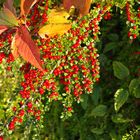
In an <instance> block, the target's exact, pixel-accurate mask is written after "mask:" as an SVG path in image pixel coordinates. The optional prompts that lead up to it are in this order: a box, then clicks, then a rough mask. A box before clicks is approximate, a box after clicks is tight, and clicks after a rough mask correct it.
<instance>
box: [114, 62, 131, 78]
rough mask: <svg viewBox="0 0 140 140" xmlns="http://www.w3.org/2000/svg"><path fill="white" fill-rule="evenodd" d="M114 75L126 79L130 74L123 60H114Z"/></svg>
mask: <svg viewBox="0 0 140 140" xmlns="http://www.w3.org/2000/svg"><path fill="white" fill-rule="evenodd" d="M113 70H114V76H116V77H117V78H118V79H124V78H126V77H127V76H128V75H129V69H128V68H127V67H126V66H125V65H124V64H122V63H121V62H118V61H114V62H113Z"/></svg>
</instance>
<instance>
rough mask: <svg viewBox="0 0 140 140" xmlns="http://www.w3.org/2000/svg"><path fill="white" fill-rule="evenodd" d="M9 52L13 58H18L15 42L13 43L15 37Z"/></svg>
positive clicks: (13, 40)
mask: <svg viewBox="0 0 140 140" xmlns="http://www.w3.org/2000/svg"><path fill="white" fill-rule="evenodd" d="M11 52H12V54H13V56H14V58H15V59H16V58H18V57H19V53H18V48H17V46H16V42H15V36H14V38H13V39H12V43H11Z"/></svg>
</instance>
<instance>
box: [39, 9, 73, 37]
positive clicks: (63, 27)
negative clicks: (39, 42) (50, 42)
mask: <svg viewBox="0 0 140 140" xmlns="http://www.w3.org/2000/svg"><path fill="white" fill-rule="evenodd" d="M68 16H69V14H68V13H67V12H66V11H65V10H64V9H63V8H62V7H60V8H59V9H52V10H51V12H50V14H49V16H48V24H47V25H45V26H43V27H42V28H41V29H40V30H39V32H38V33H39V35H40V36H41V37H42V38H45V35H48V36H50V37H53V36H54V35H56V34H59V35H63V34H64V33H66V32H67V31H68V30H69V29H70V28H71V23H70V21H69V20H67V18H68Z"/></svg>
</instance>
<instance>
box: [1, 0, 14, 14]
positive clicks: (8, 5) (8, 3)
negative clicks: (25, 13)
mask: <svg viewBox="0 0 140 140" xmlns="http://www.w3.org/2000/svg"><path fill="white" fill-rule="evenodd" d="M3 7H4V8H7V9H8V10H10V11H11V12H12V13H13V14H14V15H16V10H15V8H14V7H13V0H6V2H5V3H4V4H3Z"/></svg>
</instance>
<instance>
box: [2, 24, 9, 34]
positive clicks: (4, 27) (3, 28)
mask: <svg viewBox="0 0 140 140" xmlns="http://www.w3.org/2000/svg"><path fill="white" fill-rule="evenodd" d="M7 29H8V27H7V26H2V25H0V35H1V34H2V33H3V32H4V31H6V30H7Z"/></svg>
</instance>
